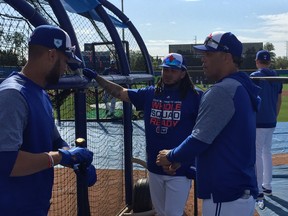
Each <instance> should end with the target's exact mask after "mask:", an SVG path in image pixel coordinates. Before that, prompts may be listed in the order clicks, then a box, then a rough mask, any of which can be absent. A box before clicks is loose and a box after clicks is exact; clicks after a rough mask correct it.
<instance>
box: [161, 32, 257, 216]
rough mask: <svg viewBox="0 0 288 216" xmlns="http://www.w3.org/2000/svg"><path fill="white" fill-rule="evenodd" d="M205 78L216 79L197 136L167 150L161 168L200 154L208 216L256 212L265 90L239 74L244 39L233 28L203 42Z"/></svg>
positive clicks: (248, 215) (203, 103)
mask: <svg viewBox="0 0 288 216" xmlns="http://www.w3.org/2000/svg"><path fill="white" fill-rule="evenodd" d="M194 49H195V50H197V51H199V52H200V53H201V54H202V55H203V56H202V62H203V70H204V74H205V76H206V77H207V78H208V79H209V80H210V81H213V82H215V84H214V85H213V86H211V87H210V88H209V89H208V90H207V91H206V92H205V93H204V94H203V97H202V99H201V103H200V108H199V114H198V117H197V120H196V124H195V126H194V128H193V131H192V134H191V135H190V136H188V137H187V138H186V139H185V140H184V141H183V142H182V143H181V145H179V146H178V147H176V148H174V149H171V150H162V151H160V152H159V154H158V156H157V161H156V163H157V164H158V165H159V166H164V167H165V166H168V165H170V167H171V168H170V171H171V170H173V169H176V168H177V167H178V166H175V164H177V163H187V162H189V161H190V159H191V158H193V157H195V156H196V157H197V158H196V165H197V166H196V169H197V182H198V185H197V186H198V187H197V192H198V198H200V199H203V209H202V212H203V216H212V215H213V216H215V215H217V216H220V215H221V216H231V215H233V216H243V215H245V216H252V215H253V214H254V208H255V199H256V198H257V194H258V190H257V181H256V174H255V168H254V167H255V136H256V112H257V110H258V107H259V103H260V98H259V97H258V91H259V88H258V87H257V86H256V85H255V84H253V82H252V81H251V80H250V78H249V76H248V75H247V74H245V73H243V72H239V71H238V70H239V66H240V63H241V55H242V43H241V42H240V41H239V40H238V39H237V38H236V37H235V35H234V34H232V33H231V32H213V33H211V34H210V35H209V36H208V37H207V39H206V40H205V43H204V44H203V45H198V46H194Z"/></svg>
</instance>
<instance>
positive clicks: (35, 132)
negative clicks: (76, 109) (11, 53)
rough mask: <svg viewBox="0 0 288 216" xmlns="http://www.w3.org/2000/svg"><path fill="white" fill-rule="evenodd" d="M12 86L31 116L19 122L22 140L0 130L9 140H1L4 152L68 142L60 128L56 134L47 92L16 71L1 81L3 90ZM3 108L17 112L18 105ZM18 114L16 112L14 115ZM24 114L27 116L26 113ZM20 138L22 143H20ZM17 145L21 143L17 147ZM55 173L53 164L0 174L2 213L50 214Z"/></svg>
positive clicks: (33, 150)
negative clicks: (35, 170)
mask: <svg viewBox="0 0 288 216" xmlns="http://www.w3.org/2000/svg"><path fill="white" fill-rule="evenodd" d="M11 90H12V91H14V92H15V93H16V92H18V93H19V96H18V97H19V98H21V97H22V99H23V101H24V102H25V103H26V104H25V106H24V107H23V109H24V108H25V109H27V110H23V113H25V114H27V115H28V116H26V119H25V120H23V121H22V122H25V124H22V123H21V124H19V125H18V126H19V131H21V132H20V133H21V135H23V137H22V138H21V139H22V140H20V139H19V140H15V139H12V138H10V136H11V134H12V132H11V133H5V132H0V134H1V139H5V140H6V143H2V144H0V145H2V146H1V148H0V150H1V152H4V153H5V152H11V151H14V152H17V151H18V150H22V151H26V152H30V153H43V152H49V151H52V150H55V148H56V149H57V148H60V147H62V146H65V145H67V144H66V143H65V144H64V143H63V142H62V141H63V140H62V139H61V137H60V135H59V133H57V132H58V131H57V132H56V134H57V135H56V136H55V128H56V127H55V124H54V118H53V114H52V105H51V102H50V100H49V98H48V95H47V94H46V92H45V91H44V90H43V89H42V88H41V87H40V86H38V85H36V84H35V83H34V82H32V81H31V80H29V79H28V78H26V77H25V76H23V75H20V74H17V73H16V74H13V75H11V76H10V77H9V78H7V79H6V80H4V81H3V82H2V84H1V85H0V91H1V93H2V92H4V91H11ZM11 100H13V99H11ZM22 104H23V103H22ZM1 109H9V110H10V111H11V112H12V113H11V114H12V115H13V114H15V115H16V113H13V111H14V110H16V109H17V107H16V109H15V107H1ZM18 117H19V116H18V115H17V116H16V117H15V118H18ZM22 117H23V118H24V116H21V118H22ZM6 124H7V127H10V126H11V122H7V123H6ZM18 126H17V127H18ZM22 127H23V128H22ZM14 130H15V129H14ZM57 136H58V137H57ZM3 137H5V138H3ZM18 137H19V136H18ZM18 142H21V143H20V144H19V143H18ZM7 143H9V146H7ZM4 145H6V146H4ZM18 145H19V147H17V146H18ZM61 145H62V146H61ZM53 175H54V171H53V168H50V169H46V170H43V171H41V172H38V173H35V174H32V175H27V176H21V177H10V176H7V175H0V185H1V187H0V211H1V214H3V215H11V216H18V215H21V216H22V215H23V216H26V215H27V216H28V215H29V216H42V215H43V216H44V215H47V214H48V210H49V206H50V199H51V193H52V185H53V177H54V176H53Z"/></svg>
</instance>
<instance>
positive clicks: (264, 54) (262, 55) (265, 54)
mask: <svg viewBox="0 0 288 216" xmlns="http://www.w3.org/2000/svg"><path fill="white" fill-rule="evenodd" d="M256 60H262V61H270V60H271V57H270V53H269V51H267V50H260V51H258V52H257V54H256Z"/></svg>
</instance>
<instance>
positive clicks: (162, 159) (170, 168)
mask: <svg viewBox="0 0 288 216" xmlns="http://www.w3.org/2000/svg"><path fill="white" fill-rule="evenodd" d="M170 151H171V150H166V149H164V150H161V151H159V154H158V155H157V159H156V164H157V165H158V166H162V168H163V171H164V172H165V173H167V174H168V175H175V174H176V170H177V169H178V168H180V166H181V164H180V163H177V162H174V163H171V162H170V161H169V160H168V158H167V155H168V154H169V152H170Z"/></svg>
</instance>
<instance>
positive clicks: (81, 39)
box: [0, 0, 153, 216]
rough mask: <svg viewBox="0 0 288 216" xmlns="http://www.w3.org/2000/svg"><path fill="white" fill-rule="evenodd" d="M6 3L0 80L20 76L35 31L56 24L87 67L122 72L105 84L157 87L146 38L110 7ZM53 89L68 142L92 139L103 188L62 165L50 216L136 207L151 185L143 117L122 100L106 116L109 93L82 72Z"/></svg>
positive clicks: (1, 18)
mask: <svg viewBox="0 0 288 216" xmlns="http://www.w3.org/2000/svg"><path fill="white" fill-rule="evenodd" d="M0 4H1V8H0V41H1V43H0V60H1V61H0V76H1V77H2V80H3V79H4V78H5V77H7V76H8V75H9V74H10V73H11V72H12V71H20V70H21V67H22V66H23V65H24V64H25V63H26V61H27V48H28V45H27V42H28V38H29V36H30V34H31V32H32V31H33V30H34V28H35V27H37V26H39V25H42V24H52V25H57V26H60V27H61V28H63V29H64V30H65V31H67V32H68V34H69V35H70V37H71V40H72V44H75V45H76V55H77V56H81V58H82V60H83V66H84V67H88V68H90V69H93V70H96V71H97V72H98V73H99V74H101V73H102V72H103V70H104V69H105V68H106V67H108V66H109V63H110V62H111V60H113V61H115V62H116V64H117V68H118V70H119V71H120V73H121V74H118V75H107V79H109V80H111V81H113V82H116V83H118V84H121V85H123V86H125V87H127V88H131V87H137V88H138V87H141V86H144V85H145V86H146V85H147V84H152V83H153V70H152V65H151V60H150V56H149V54H148V52H147V49H146V47H145V45H144V42H143V40H142V38H141V36H140V34H139V33H138V31H137V30H136V28H135V27H134V25H133V24H132V22H131V21H130V20H129V18H127V17H126V16H125V15H124V14H123V13H122V12H121V11H120V10H119V9H118V8H116V7H115V6H114V5H112V4H111V3H110V2H108V1H106V0H94V1H88V0H86V1H79V0H0ZM47 92H48V94H49V96H50V98H51V101H52V103H53V108H54V116H55V123H56V125H57V127H58V129H59V132H60V133H61V136H62V138H63V139H64V140H65V141H67V143H69V144H70V145H71V146H73V145H75V140H76V138H79V137H81V138H84V139H85V140H86V144H85V145H86V146H87V147H88V148H89V149H90V150H91V151H93V152H94V159H93V164H94V166H95V167H96V169H97V175H98V181H97V183H96V184H95V185H94V186H92V187H90V188H88V190H87V188H85V187H84V188H83V185H82V184H81V183H82V182H81V178H79V176H78V177H77V176H76V175H75V172H74V171H73V169H69V168H64V167H62V166H60V165H58V166H56V167H55V180H54V187H53V196H52V200H51V208H50V211H49V215H69V216H71V215H83V216H84V215H95V216H96V215H99V216H100V215H101V216H103V215H107V216H110V215H117V214H120V212H123V209H125V208H127V207H128V210H129V209H130V208H132V206H133V203H134V202H133V200H135V193H133V190H134V185H135V183H136V182H138V180H139V179H142V180H143V182H142V183H140V184H142V185H144V186H147V182H146V181H145V178H146V176H147V172H146V169H145V163H142V162H143V161H145V134H144V124H143V121H142V118H143V113H141V112H138V111H136V110H135V109H134V107H132V106H131V105H130V104H128V103H123V102H120V101H117V100H116V103H115V115H114V116H113V118H112V117H109V116H107V111H106V107H105V101H104V92H103V89H101V88H100V87H99V86H98V85H97V83H96V82H95V81H94V80H88V79H87V78H85V77H84V76H83V74H82V70H80V69H77V70H69V71H66V72H65V75H64V77H62V78H61V79H60V81H59V84H58V85H57V86H49V87H48V88H47ZM143 189H144V190H146V189H145V188H144V187H141V190H142V192H143ZM133 194H134V198H133ZM87 198H89V202H87ZM146 198H147V199H149V197H146ZM146 198H145V196H144V198H143V196H142V198H141V199H146ZM138 199H139V198H138ZM142 201H144V202H140V204H139V203H137V204H138V207H139V208H141V205H142V204H141V203H147V202H146V201H145V200H142ZM148 201H149V200H148ZM87 204H88V205H87ZM135 205H136V204H135ZM135 205H134V206H135ZM139 205H140V206H139ZM142 207H143V206H142ZM150 207H151V206H150ZM148 210H149V209H148Z"/></svg>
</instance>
